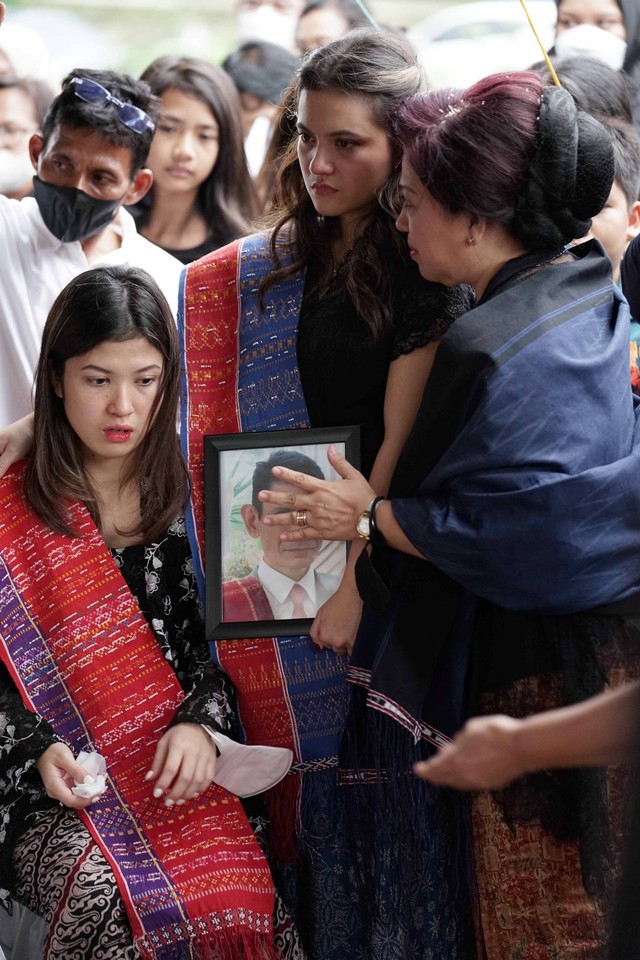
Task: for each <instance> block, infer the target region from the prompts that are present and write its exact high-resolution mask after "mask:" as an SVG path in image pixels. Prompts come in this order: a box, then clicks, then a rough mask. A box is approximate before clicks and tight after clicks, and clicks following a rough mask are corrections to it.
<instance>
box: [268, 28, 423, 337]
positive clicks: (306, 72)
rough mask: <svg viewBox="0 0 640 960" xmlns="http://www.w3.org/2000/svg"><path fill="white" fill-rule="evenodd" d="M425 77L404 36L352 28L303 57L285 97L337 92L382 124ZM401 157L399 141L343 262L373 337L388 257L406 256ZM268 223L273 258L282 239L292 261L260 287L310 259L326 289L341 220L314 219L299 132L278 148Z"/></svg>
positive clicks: (383, 308)
mask: <svg viewBox="0 0 640 960" xmlns="http://www.w3.org/2000/svg"><path fill="white" fill-rule="evenodd" d="M424 83H425V80H424V75H423V72H422V70H421V68H420V66H419V64H418V62H417V59H416V53H415V51H414V49H413V47H412V46H411V45H410V44H409V43H408V42H407V41H405V40H403V39H401V38H400V37H397V36H395V35H393V34H390V33H385V32H382V31H377V30H354V31H353V32H351V33H349V34H347V35H346V36H344V37H341V38H340V39H339V40H334V41H333V42H332V43H328V44H326V45H325V46H324V47H319V48H318V49H317V50H313V51H312V52H311V53H310V54H309V55H308V56H307V57H306V58H305V59H304V61H303V62H302V65H301V67H300V69H299V71H298V73H297V74H296V77H295V80H294V82H293V85H292V87H291V88H290V89H289V90H288V91H287V94H286V102H287V103H289V104H291V109H292V111H293V112H294V113H295V110H296V107H297V103H298V101H299V98H300V94H301V93H302V92H303V91H309V90H313V91H320V90H335V91H338V92H340V93H345V94H347V95H349V96H352V97H357V98H360V99H361V100H362V101H363V102H365V103H367V104H370V105H371V107H372V109H373V118H374V120H375V122H376V123H378V124H379V125H380V126H381V127H383V128H384V129H386V120H387V117H388V116H389V114H390V113H391V112H392V111H393V110H394V109H395V108H396V107H397V106H398V104H399V103H401V102H402V101H403V100H405V99H406V98H407V97H409V96H411V95H412V94H415V93H417V92H418V91H419V90H420V89H421V88H422V87H423V86H424ZM400 160H401V154H400V149H399V147H396V146H395V145H392V163H393V173H392V176H391V178H390V180H389V181H388V182H387V184H386V185H385V187H384V189H383V191H382V194H384V196H382V195H381V197H380V200H381V203H380V204H379V205H378V204H377V205H374V206H372V209H371V212H370V214H369V215H368V218H367V221H366V222H365V224H364V228H363V230H362V233H361V235H360V237H359V238H358V240H357V241H356V244H355V246H354V248H353V250H352V251H351V254H350V255H349V256H348V257H347V259H346V261H345V263H344V267H343V273H344V278H345V286H346V291H347V294H348V295H349V297H350V298H351V300H352V301H353V303H354V305H355V307H356V310H357V312H358V314H359V315H360V316H361V317H362V318H363V319H364V320H366V322H367V323H368V324H369V327H370V329H371V333H372V335H373V336H377V335H379V334H380V333H381V332H382V331H383V330H384V329H385V327H386V326H387V324H388V322H389V313H390V308H389V272H390V271H389V261H390V260H391V261H393V260H403V259H405V258H407V250H406V243H405V241H404V238H402V237H401V236H400V234H399V233H398V231H397V230H396V228H395V216H394V213H397V212H399V190H398V180H399V170H400ZM266 223H267V225H268V226H269V227H271V228H272V235H271V249H272V254H273V257H274V260H275V262H276V264H278V263H281V260H280V258H279V253H281V251H282V244H283V243H284V244H289V245H290V244H291V242H293V244H294V262H293V263H292V264H291V265H290V266H288V267H279V268H278V269H276V270H274V271H273V272H272V273H271V275H270V276H269V277H267V278H266V279H265V280H264V281H263V283H262V288H261V292H262V293H263V294H264V293H265V292H266V291H267V290H268V288H269V287H270V286H271V285H272V284H274V283H277V282H278V281H279V280H281V279H283V278H284V277H286V276H289V275H291V274H292V273H296V272H298V271H299V270H302V269H304V268H305V267H306V266H307V264H309V263H310V262H313V263H314V264H315V265H316V266H317V267H319V271H318V274H319V275H318V280H317V284H316V289H317V291H318V292H320V291H322V290H324V289H326V287H327V286H328V284H329V283H330V281H331V278H332V275H333V271H334V263H333V259H332V254H331V246H332V241H333V240H334V239H336V237H337V236H338V235H339V221H338V219H337V218H335V217H318V215H317V213H316V211H315V208H314V206H313V202H312V200H311V198H310V197H309V194H308V193H307V190H306V188H305V185H304V180H303V176H302V170H301V167H300V163H299V162H298V156H297V137H294V139H293V140H292V142H291V143H290V144H289V147H288V149H287V151H286V153H285V154H284V157H283V160H282V163H281V166H280V168H279V171H278V176H277V180H276V187H275V201H274V205H273V208H272V211H271V213H270V216H269V219H268V220H267V221H266Z"/></svg>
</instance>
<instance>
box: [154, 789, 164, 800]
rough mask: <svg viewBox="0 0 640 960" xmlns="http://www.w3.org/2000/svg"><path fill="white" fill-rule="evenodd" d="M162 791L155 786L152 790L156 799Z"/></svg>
mask: <svg viewBox="0 0 640 960" xmlns="http://www.w3.org/2000/svg"><path fill="white" fill-rule="evenodd" d="M163 793H164V791H163V790H161V789H160V787H156V788H155V790H154V791H153V795H154V797H155V798H156V800H157V799H158V797H161V796H162V794H163Z"/></svg>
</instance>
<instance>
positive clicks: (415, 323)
mask: <svg viewBox="0 0 640 960" xmlns="http://www.w3.org/2000/svg"><path fill="white" fill-rule="evenodd" d="M414 267H415V265H414V264H410V265H409V266H408V267H407V268H406V270H405V272H404V273H403V274H402V276H401V278H400V279H399V282H398V284H397V286H396V289H395V291H394V295H393V304H394V310H393V328H394V335H393V344H392V351H391V353H392V359H393V360H397V358H398V357H401V356H403V354H406V353H411V352H412V351H413V350H417V349H418V348H420V347H424V346H426V344H427V343H430V342H431V341H433V340H440V338H441V337H443V336H444V334H445V333H446V332H447V330H448V329H449V327H450V326H451V324H452V323H453V322H454V320H457V318H458V317H459V316H461V315H462V314H463V313H466V311H467V310H469V309H470V308H471V307H472V306H473V302H474V297H473V291H472V289H471V287H468V286H458V287H445V286H443V285H442V284H440V283H430V282H429V281H427V280H423V278H422V277H421V276H420V274H419V272H418V271H417V269H414Z"/></svg>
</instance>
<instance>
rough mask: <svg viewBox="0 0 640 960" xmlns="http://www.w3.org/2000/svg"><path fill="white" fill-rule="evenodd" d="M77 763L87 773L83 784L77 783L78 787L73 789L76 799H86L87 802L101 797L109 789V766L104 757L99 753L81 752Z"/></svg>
mask: <svg viewBox="0 0 640 960" xmlns="http://www.w3.org/2000/svg"><path fill="white" fill-rule="evenodd" d="M76 761H77V763H79V764H80V766H81V767H84V769H85V770H86V771H87V773H86V775H85V778H84V781H83V782H82V783H80V782H79V781H78V780H76V781H75V784H76V785H75V787H71V793H75V795H76V797H84V799H85V800H87V799H90V798H91V797H99V796H100V795H101V794H103V793H104V792H105V790H106V789H107V784H106V779H107V764H106V762H105V759H104V757H103V756H102V755H101V754H99V753H93V752H92V753H89V752H87V751H86V750H81V751H80V753H79V754H78V756H77V757H76Z"/></svg>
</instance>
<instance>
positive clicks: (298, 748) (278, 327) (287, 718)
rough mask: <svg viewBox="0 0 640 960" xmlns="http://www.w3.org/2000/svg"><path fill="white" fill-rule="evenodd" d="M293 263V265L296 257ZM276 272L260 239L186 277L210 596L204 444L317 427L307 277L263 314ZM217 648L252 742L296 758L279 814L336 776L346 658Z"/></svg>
mask: <svg viewBox="0 0 640 960" xmlns="http://www.w3.org/2000/svg"><path fill="white" fill-rule="evenodd" d="M282 262H283V263H286V262H287V251H286V249H283V253H282ZM272 269H273V262H272V259H271V256H270V252H269V245H268V235H266V234H258V235H255V236H252V237H247V238H245V239H243V240H240V241H237V242H234V243H232V244H230V245H229V246H227V247H225V248H223V249H222V250H218V251H216V252H215V253H213V254H211V255H210V256H208V257H205V258H203V259H202V260H199V261H197V262H196V263H195V264H192V265H191V266H190V267H188V268H187V270H185V272H184V274H183V280H182V291H181V296H180V311H179V320H178V323H179V329H180V339H181V346H182V351H183V369H184V373H183V376H184V382H183V388H184V389H183V406H182V415H181V421H182V425H183V426H182V443H183V451H184V453H185V456H186V457H187V461H188V463H189V470H190V474H191V481H192V486H193V494H192V504H193V506H192V510H191V511H190V514H189V516H188V518H187V526H188V528H189V532H190V538H191V541H192V551H193V555H194V558H196V563H197V564H198V577H199V582H200V586H201V591H202V596H204V589H203V568H204V559H203V552H204V548H203V544H204V509H203V501H204V469H203V443H202V438H203V436H204V435H205V434H222V433H245V432H255V431H259V430H288V429H294V428H303V427H308V426H309V425H310V424H309V416H308V413H307V410H306V405H305V401H304V396H303V392H302V386H301V383H300V375H299V371H298V367H297V361H296V333H297V325H298V316H299V312H300V304H301V301H302V293H303V288H304V275H303V274H301V273H298V274H296V275H294V276H293V277H291V278H289V279H288V280H287V281H285V282H280V283H278V284H277V285H276V286H274V287H272V288H271V289H270V290H269V291H268V292H267V295H266V298H265V303H264V306H263V307H261V306H260V304H259V301H258V287H259V284H260V280H261V279H262V278H263V277H264V276H266V275H267V274H268V273H269V271H270V270H272ZM212 647H213V651H212V652H213V656H214V657H215V658H216V660H217V661H218V662H219V663H220V665H221V666H222V667H223V669H224V670H226V671H227V673H228V674H229V675H230V676H231V678H232V680H233V682H234V684H235V686H236V689H237V691H238V701H239V713H240V722H241V724H242V728H243V734H244V736H245V737H246V739H247V741H248V742H250V743H252V742H253V743H255V742H260V743H267V744H271V745H274V746H285V747H289V748H290V749H291V750H293V752H294V764H293V767H292V771H291V773H290V774H289V775H288V776H287V778H286V780H285V782H283V784H282V785H279V787H276V788H275V794H274V792H273V791H272V792H271V793H272V798H271V799H272V801H274V802H273V803H272V806H274V807H278V806H280V807H281V801H282V798H283V796H286V797H287V798H288V799H289V802H290V801H291V800H293V801H294V802H295V803H296V805H297V804H298V801H299V783H298V782H297V781H298V780H299V775H300V771H301V770H314V771H316V770H326V769H332V770H335V768H336V764H337V760H336V757H337V738H338V735H339V733H340V731H341V730H342V728H343V724H344V716H345V709H346V684H345V673H346V662H345V658H344V657H338V656H336V655H335V654H334V653H333V652H332V651H328V650H323V651H321V652H319V651H318V650H316V649H315V647H314V646H313V644H312V643H311V640H310V638H309V637H308V636H304V637H262V638H256V639H252V640H237V639H234V640H219V641H217V642H216V643H215V644H214V645H212ZM275 796H277V797H278V802H277V803H276V802H275V799H274V798H275ZM296 798H297V799H296ZM288 805H289V804H288ZM280 814H282V809H280ZM280 819H281V820H282V824H283V832H282V834H281V836H280V837H279V838H278V841H277V845H278V846H279V848H280V852H281V853H284V849H283V848H287V849H288V855H289V856H294V855H295V851H294V849H293V848H292V846H291V828H292V825H293V822H292V821H291V820H289V822H288V823H287V820H288V817H287V816H284V817H282V816H281V817H280Z"/></svg>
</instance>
